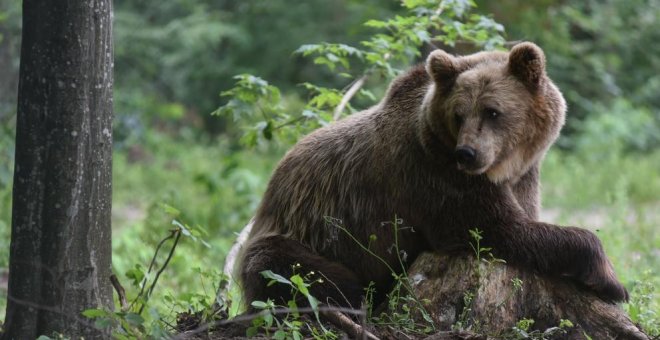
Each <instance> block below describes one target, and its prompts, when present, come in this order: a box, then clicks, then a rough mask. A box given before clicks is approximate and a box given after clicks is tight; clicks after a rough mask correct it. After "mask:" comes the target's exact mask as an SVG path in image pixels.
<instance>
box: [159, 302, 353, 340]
mask: <svg viewBox="0 0 660 340" xmlns="http://www.w3.org/2000/svg"><path fill="white" fill-rule="evenodd" d="M315 310H318V311H319V313H325V312H328V311H335V312H337V313H344V314H351V315H356V316H358V317H359V316H362V315H364V311H362V310H359V309H351V308H342V307H329V306H319V307H318V308H317V309H314V308H311V307H304V308H296V309H295V311H296V312H298V313H301V314H303V313H313V312H314V311H315ZM293 311H294V309H291V308H275V309H272V310H264V311H261V312H259V313H254V314H243V315H239V316H237V317H235V318H233V319H225V320H218V321H214V322H209V323H206V324H203V325H201V326H199V327H197V328H195V329H193V330H190V331H186V332H185V333H181V334H179V335H177V336H174V337H172V340H179V339H188V337H189V336H191V335H195V334H199V333H201V332H205V331H207V330H209V329H211V328H213V327H215V326H226V325H229V324H247V323H250V322H251V321H252V320H254V319H256V318H258V317H260V316H264V315H266V314H272V315H281V314H289V313H291V312H293Z"/></svg>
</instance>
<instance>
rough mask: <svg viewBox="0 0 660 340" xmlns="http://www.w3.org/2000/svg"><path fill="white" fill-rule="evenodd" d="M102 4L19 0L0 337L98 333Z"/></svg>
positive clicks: (105, 256)
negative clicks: (91, 317)
mask: <svg viewBox="0 0 660 340" xmlns="http://www.w3.org/2000/svg"><path fill="white" fill-rule="evenodd" d="M112 48H113V47H112V1H111V0H90V1H79V0H24V1H23V33H22V47H21V66H20V76H19V90H18V114H17V131H16V163H15V164H16V165H15V170H14V191H13V210H12V237H11V249H10V265H9V267H10V268H9V291H8V304H7V316H6V320H5V326H4V327H5V333H4V334H3V337H2V338H3V339H35V338H36V337H37V336H39V335H41V334H47V335H51V334H52V333H53V332H58V333H62V334H66V335H67V336H70V337H71V338H80V337H81V336H82V337H85V338H86V339H90V338H98V337H103V336H104V334H102V333H99V331H98V330H96V329H95V328H94V327H93V325H92V323H91V322H89V321H88V320H86V319H85V318H84V317H83V316H82V315H81V312H82V311H83V310H85V309H88V308H96V307H101V306H103V307H108V308H111V307H112V290H111V286H110V281H109V279H108V277H109V276H110V269H111V243H110V233H111V230H110V209H111V194H112V190H111V187H112V180H111V179H112V177H111V168H112V125H111V124H112V85H113V81H112V68H113V50H112Z"/></svg>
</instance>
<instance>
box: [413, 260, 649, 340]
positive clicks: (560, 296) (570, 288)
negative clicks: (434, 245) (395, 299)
mask: <svg viewBox="0 0 660 340" xmlns="http://www.w3.org/2000/svg"><path fill="white" fill-rule="evenodd" d="M408 274H409V278H410V279H411V282H412V287H413V292H414V294H415V295H416V296H417V297H418V298H419V299H420V300H428V301H427V302H428V304H426V310H427V312H428V313H429V314H430V316H431V318H432V319H433V320H434V322H435V324H436V328H437V329H439V330H445V331H446V330H449V329H451V327H452V325H456V324H457V322H462V323H463V326H464V327H467V328H469V330H470V331H472V332H474V333H479V334H485V335H487V336H488V337H484V339H485V338H490V337H491V336H492V337H493V338H497V337H498V336H502V335H503V334H511V332H512V329H513V327H514V326H516V324H517V323H518V321H520V320H522V319H533V320H534V324H533V326H532V328H531V329H535V330H540V331H541V332H543V331H544V330H546V329H548V328H551V327H556V326H558V325H559V323H560V320H561V319H565V320H570V321H571V322H572V323H573V324H574V327H572V328H568V329H567V333H564V334H562V335H559V336H557V338H561V339H588V337H587V336H585V334H586V335H588V336H589V337H591V339H649V337H648V336H647V335H646V334H644V333H643V332H642V331H641V330H640V329H639V328H638V327H637V326H636V325H635V324H633V322H632V321H631V320H630V318H629V317H628V316H627V315H626V314H625V312H624V311H623V310H622V309H621V308H620V307H619V306H617V305H614V304H610V303H607V302H604V301H602V300H600V299H599V298H597V297H596V296H595V295H594V294H592V293H591V292H590V291H588V290H586V289H581V288H579V287H577V286H576V285H575V284H573V283H572V282H571V281H569V280H567V279H566V280H562V279H553V278H547V277H542V276H539V275H536V274H534V273H532V272H529V271H526V270H523V269H520V268H516V267H513V266H510V265H507V264H504V263H500V262H494V263H486V262H484V261H481V263H478V262H477V260H476V258H475V257H474V256H455V255H453V256H449V255H440V254H434V253H424V254H422V255H420V256H419V257H418V258H417V259H416V261H415V262H414V263H413V265H412V266H411V267H410V269H409V271H408ZM517 280H521V281H522V282H520V281H518V285H517V286H518V287H516V285H514V281H517ZM466 294H472V296H473V297H472V299H471V301H470V302H468V303H467V305H466V303H465V301H466V299H465V296H466ZM468 300H470V299H468ZM465 308H468V309H467V310H466V309H465ZM464 311H467V312H465V313H464ZM419 317H421V316H419ZM531 329H530V330H531ZM431 338H433V337H431ZM447 339H448V338H447Z"/></svg>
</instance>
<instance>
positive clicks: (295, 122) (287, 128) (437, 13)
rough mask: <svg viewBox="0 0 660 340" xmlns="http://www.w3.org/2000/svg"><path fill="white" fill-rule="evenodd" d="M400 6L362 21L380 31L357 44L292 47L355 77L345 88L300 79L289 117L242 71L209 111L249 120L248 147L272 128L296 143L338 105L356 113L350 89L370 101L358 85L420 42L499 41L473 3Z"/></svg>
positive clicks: (271, 92)
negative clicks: (302, 92)
mask: <svg viewBox="0 0 660 340" xmlns="http://www.w3.org/2000/svg"><path fill="white" fill-rule="evenodd" d="M403 6H404V8H405V10H406V13H405V15H396V16H394V17H393V18H391V19H388V20H369V21H367V22H366V23H365V26H367V27H371V28H375V29H378V30H380V31H383V32H382V33H375V34H373V35H372V36H370V37H369V38H368V39H366V40H363V41H361V42H360V47H355V46H350V45H347V44H343V43H320V44H306V45H303V46H301V47H300V48H298V49H297V50H296V52H295V53H297V54H300V55H302V56H303V57H313V62H314V63H315V64H317V65H322V66H325V67H327V68H328V70H329V71H332V72H335V71H338V70H342V72H340V73H339V75H340V76H341V77H347V78H351V79H356V80H355V82H354V83H352V85H349V87H347V88H346V89H343V90H338V89H336V88H332V87H324V86H320V85H316V84H312V83H309V82H305V83H303V84H302V85H303V87H304V88H305V89H307V90H308V91H309V92H310V98H309V100H308V101H307V104H306V105H304V107H303V109H302V110H301V111H300V113H298V114H297V115H296V116H291V115H290V114H289V112H293V111H294V110H292V109H291V108H289V107H287V106H286V103H285V102H283V101H282V100H281V96H280V91H279V90H278V89H277V88H276V87H274V86H273V85H271V84H269V83H267V82H266V81H264V80H263V79H261V78H258V77H255V76H251V75H245V74H244V75H240V76H237V77H236V79H237V82H236V85H235V87H234V88H233V89H231V90H229V91H225V92H223V93H222V96H225V97H228V98H229V100H228V102H227V104H225V105H224V106H222V107H220V108H219V109H218V110H216V111H215V112H214V113H215V114H218V115H223V114H224V115H233V117H234V119H239V120H240V119H241V118H248V119H247V120H246V121H247V123H244V124H243V125H242V126H243V129H244V130H245V131H246V132H245V134H244V137H243V139H242V140H243V141H244V142H245V143H246V144H247V145H248V146H254V145H256V144H257V142H258V138H260V137H262V138H263V139H264V140H267V141H268V140H271V139H273V136H274V132H278V133H279V134H280V135H279V136H278V137H280V138H278V139H283V138H286V137H289V138H288V141H289V142H290V141H291V140H294V141H295V139H296V138H297V137H299V136H301V135H302V134H304V133H307V132H309V131H311V130H313V129H315V128H318V127H319V126H323V125H326V124H327V123H329V122H330V121H331V120H337V119H338V118H340V117H341V115H342V113H343V110H344V107H343V106H346V107H347V108H348V109H349V111H350V112H353V111H355V110H354V109H353V108H352V107H351V106H350V100H351V97H352V96H353V95H354V94H355V92H351V91H352V89H353V88H355V89H360V90H362V91H361V92H360V93H359V95H362V96H363V97H365V98H366V99H368V100H370V101H371V102H370V104H373V100H374V98H375V96H374V95H373V94H372V91H370V90H364V89H361V88H359V87H361V86H362V83H363V82H364V81H365V80H366V79H367V78H368V77H371V76H379V77H382V78H384V80H385V81H386V82H387V81H389V80H391V79H392V78H393V77H395V76H397V75H398V74H400V73H401V72H402V70H401V68H400V66H401V65H404V66H405V67H407V66H408V65H410V63H411V62H412V61H413V60H415V59H416V58H419V57H420V56H421V48H422V46H423V45H424V44H426V45H429V46H432V45H433V43H434V42H439V43H443V44H445V45H450V46H452V45H454V44H455V43H456V42H457V41H458V40H459V39H464V40H466V41H468V42H470V43H473V44H475V45H476V46H479V47H486V48H495V47H500V46H502V44H503V43H504V39H503V37H502V36H501V33H502V32H503V30H504V29H503V27H502V26H501V25H499V24H497V23H495V22H494V21H493V20H492V19H490V18H488V17H485V16H482V15H478V14H469V11H470V10H471V9H472V8H473V7H475V4H474V2H472V1H439V2H438V1H403ZM356 61H357V62H359V64H360V65H361V67H360V68H359V69H358V71H355V70H354V69H353V68H352V67H351V66H352V65H353V64H352V62H356ZM358 86H359V87H358ZM255 116H258V118H256V117H255ZM255 118H256V119H255ZM290 137H293V138H290Z"/></svg>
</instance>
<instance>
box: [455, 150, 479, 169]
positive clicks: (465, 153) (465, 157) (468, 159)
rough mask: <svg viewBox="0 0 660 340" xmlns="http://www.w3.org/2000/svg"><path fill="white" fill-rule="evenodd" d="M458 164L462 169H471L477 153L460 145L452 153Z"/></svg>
mask: <svg viewBox="0 0 660 340" xmlns="http://www.w3.org/2000/svg"><path fill="white" fill-rule="evenodd" d="M454 155H455V156H456V160H457V161H458V164H459V165H460V166H462V167H466V168H471V167H472V166H474V163H475V161H476V160H477V151H476V150H475V149H474V148H472V147H469V146H467V145H460V146H458V147H456V150H455V151H454Z"/></svg>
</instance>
